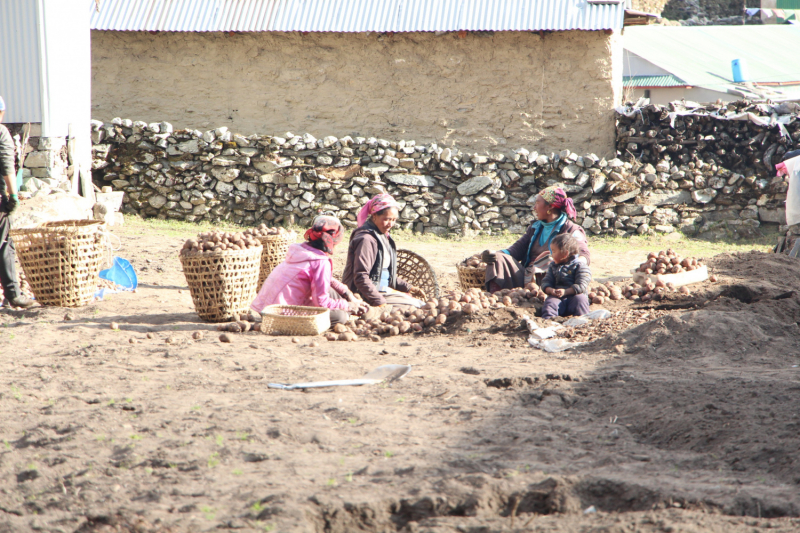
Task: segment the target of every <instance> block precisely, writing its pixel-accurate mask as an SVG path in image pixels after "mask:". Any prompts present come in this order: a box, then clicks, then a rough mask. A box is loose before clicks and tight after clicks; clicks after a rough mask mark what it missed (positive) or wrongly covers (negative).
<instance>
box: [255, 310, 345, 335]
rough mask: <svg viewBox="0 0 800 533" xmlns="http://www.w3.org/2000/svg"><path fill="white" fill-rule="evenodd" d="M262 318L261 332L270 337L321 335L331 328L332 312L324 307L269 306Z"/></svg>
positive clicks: (262, 313) (263, 312)
mask: <svg viewBox="0 0 800 533" xmlns="http://www.w3.org/2000/svg"><path fill="white" fill-rule="evenodd" d="M261 317H262V319H261V331H263V332H264V333H266V334H268V335H319V334H320V333H322V332H323V331H326V330H328V329H329V328H330V327H331V312H330V310H329V309H326V308H324V307H305V306H301V305H269V306H267V307H266V308H265V309H264V310H263V311H262V312H261Z"/></svg>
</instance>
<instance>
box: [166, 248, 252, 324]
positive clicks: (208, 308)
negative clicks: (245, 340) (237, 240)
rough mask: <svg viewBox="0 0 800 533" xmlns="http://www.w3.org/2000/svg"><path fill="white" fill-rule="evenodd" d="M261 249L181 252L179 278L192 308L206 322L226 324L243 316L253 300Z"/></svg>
mask: <svg viewBox="0 0 800 533" xmlns="http://www.w3.org/2000/svg"><path fill="white" fill-rule="evenodd" d="M261 250H262V247H261V246H258V247H254V248H248V249H245V250H225V251H222V252H189V253H181V254H180V259H181V264H182V265H183V275H184V276H186V283H187V284H188V285H189V292H190V293H191V294H192V301H193V302H194V309H195V311H197V314H198V315H200V318H202V319H203V320H205V321H207V322H226V321H229V320H231V319H232V318H233V315H234V314H236V315H240V314H244V313H247V312H248V311H249V310H250V304H251V303H253V300H254V299H255V297H256V292H257V286H256V283H258V269H259V259H260V258H261Z"/></svg>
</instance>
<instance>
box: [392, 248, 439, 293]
mask: <svg viewBox="0 0 800 533" xmlns="http://www.w3.org/2000/svg"><path fill="white" fill-rule="evenodd" d="M397 276H398V277H400V278H403V279H404V280H406V281H407V282H409V283H410V284H411V285H413V286H415V287H418V288H420V289H422V290H423V291H425V295H426V296H428V297H429V298H439V282H438V281H436V273H435V272H434V271H433V268H431V265H430V264H429V263H428V262H427V261H426V260H425V258H424V257H422V256H421V255H418V254H415V253H414V252H412V251H410V250H397Z"/></svg>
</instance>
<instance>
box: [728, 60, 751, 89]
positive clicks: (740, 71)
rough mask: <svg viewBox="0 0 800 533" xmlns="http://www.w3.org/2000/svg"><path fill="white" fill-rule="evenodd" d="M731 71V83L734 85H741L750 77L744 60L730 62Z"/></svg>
mask: <svg viewBox="0 0 800 533" xmlns="http://www.w3.org/2000/svg"><path fill="white" fill-rule="evenodd" d="M731 69H733V81H734V82H735V83H742V82H743V81H747V79H748V78H749V77H750V76H749V74H748V72H747V62H746V61H745V60H744V59H734V60H733V61H731Z"/></svg>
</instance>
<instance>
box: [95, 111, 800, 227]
mask: <svg viewBox="0 0 800 533" xmlns="http://www.w3.org/2000/svg"><path fill="white" fill-rule="evenodd" d="M653 108H654V109H653V110H652V112H653V113H656V115H657V116H659V117H660V116H661V114H663V113H662V111H664V112H665V110H664V109H663V108H661V109H660V110H659V108H658V107H657V106H653ZM765 112H770V110H769V109H766V110H765ZM648 116H649V115H648ZM665 117H668V113H667V114H666V115H665ZM720 122H721V121H720ZM789 126H790V128H791V129H792V132H793V133H792V136H791V137H790V141H788V143H787V145H786V146H788V147H792V146H793V144H792V143H795V144H796V142H797V138H796V137H797V136H798V135H800V130H798V128H797V126H796V123H792V124H790V125H789ZM748 128H749V126H748ZM762 129H763V131H764V132H765V133H768V134H770V135H771V132H772V130H771V129H768V128H765V127H762ZM648 131H649V130H645V131H644V133H643V135H644V136H645V137H648V135H651V134H650V133H648ZM630 133H631V132H630V129H629V127H628V126H625V127H624V129H623V128H621V129H620V132H619V135H620V143H622V144H623V146H626V144H625V143H627V142H628V141H630V140H631V136H630ZM668 133H669V130H668V129H667V130H665V131H664V134H665V135H666V134H668ZM673 133H675V132H673ZM92 135H93V142H94V153H95V160H94V169H95V171H94V175H95V183H96V184H97V185H99V186H107V185H112V186H113V187H114V188H115V189H117V190H123V191H125V193H126V194H125V200H124V204H123V212H125V213H131V214H134V213H135V214H139V215H141V216H144V217H160V218H169V219H179V220H186V221H200V220H208V221H220V220H227V221H232V222H236V223H239V224H244V225H249V224H256V223H261V222H266V223H268V224H272V225H274V224H299V225H302V226H305V225H308V223H309V222H310V220H311V218H312V217H313V216H315V214H316V213H318V212H320V211H331V212H333V213H335V214H336V215H337V216H339V217H340V218H341V219H342V220H343V222H344V223H345V224H346V225H347V226H350V227H354V226H355V225H356V222H355V215H356V213H357V211H358V209H359V208H360V207H361V206H362V205H363V204H364V202H366V201H367V199H368V198H369V197H370V196H372V195H374V194H376V193H379V192H384V191H386V192H389V193H391V194H392V195H394V196H395V197H396V198H397V199H398V201H400V203H401V213H400V224H401V226H402V227H404V228H407V229H413V230H415V231H424V232H431V233H436V234H445V233H448V232H459V233H468V232H470V231H482V232H489V233H493V232H498V231H502V230H508V231H511V232H516V233H521V232H522V231H524V229H525V226H526V225H527V224H529V223H530V222H531V221H532V220H533V215H532V214H531V206H532V204H533V200H534V197H535V194H536V193H537V191H539V190H540V189H541V188H543V187H546V186H548V185H552V184H556V183H559V184H562V185H563V186H564V188H565V189H566V190H567V192H568V193H569V194H570V196H571V197H572V198H573V200H574V202H575V205H576V207H577V209H578V217H577V221H578V223H580V224H582V225H583V227H584V228H586V229H587V232H588V233H589V234H599V233H610V234H614V235H620V236H622V235H630V234H649V233H653V232H665V233H668V232H673V231H676V230H680V231H683V232H686V233H690V234H696V233H701V234H709V235H715V234H724V233H730V232H733V233H735V234H738V235H748V234H752V233H753V232H755V231H758V228H759V226H760V225H761V224H762V223H773V224H781V223H783V217H784V212H783V205H782V203H783V200H785V197H786V195H785V193H786V188H787V184H786V181H785V180H784V179H783V178H773V177H771V176H770V175H769V173H768V171H767V168H766V167H763V166H762V168H756V169H750V170H748V169H747V168H745V169H744V170H743V171H742V172H741V173H739V172H733V171H731V170H729V169H726V168H724V167H722V166H720V165H719V164H718V163H717V162H716V161H714V160H713V159H712V158H711V157H710V156H708V154H709V153H716V150H715V146H714V141H712V140H711V138H710V136H706V137H708V138H705V137H704V139H705V140H704V144H703V148H702V150H697V149H695V150H694V151H693V152H692V153H691V154H688V155H687V154H683V153H680V152H677V153H676V152H669V151H668V150H667V148H668V144H669V143H670V141H667V140H666V139H665V140H664V141H663V142H662V144H663V145H664V149H663V150H659V149H658V148H656V149H655V150H654V151H653V152H652V154H658V157H655V156H653V157H652V161H651V162H643V161H641V160H640V159H637V158H634V157H632V156H631V154H630V153H627V154H625V155H626V157H629V158H630V160H628V161H625V160H623V159H620V158H611V159H604V158H601V157H598V156H596V155H594V154H582V155H581V154H578V153H574V152H571V151H569V150H563V151H560V152H548V153H537V152H536V151H533V150H527V149H524V148H521V149H518V150H516V151H514V152H507V153H501V152H497V153H492V154H490V155H482V154H476V153H470V152H466V151H460V150H459V149H457V148H455V147H441V146H438V145H437V144H435V143H429V144H417V143H415V142H414V141H411V140H391V141H390V140H384V139H379V138H374V137H369V138H365V137H350V136H345V137H342V138H336V137H333V136H327V137H323V138H322V139H316V138H315V137H314V136H312V135H311V134H309V133H305V134H297V135H295V134H291V133H287V134H285V135H283V136H274V137H270V136H259V135H251V136H248V137H245V136H242V135H238V134H234V133H232V132H230V131H228V130H227V128H224V127H222V128H218V129H216V130H207V131H205V132H202V131H198V130H178V131H173V128H172V126H171V125H170V124H169V123H165V122H160V123H150V124H147V123H145V122H132V121H130V120H121V119H114V120H113V121H111V122H109V123H102V122H100V121H95V122H94V124H93V133H92ZM652 135H653V137H652V138H656V137H658V134H652ZM648 138H651V137H648ZM764 138H766V136H762V138H761V139H762V140H763V139H764ZM720 146H722V144H720ZM786 146H784V147H786ZM718 149H722V148H718ZM681 156H686V157H683V158H681ZM704 157H705V158H706V159H705V160H704V159H703V158H704Z"/></svg>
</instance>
